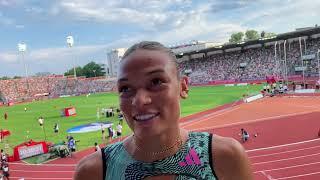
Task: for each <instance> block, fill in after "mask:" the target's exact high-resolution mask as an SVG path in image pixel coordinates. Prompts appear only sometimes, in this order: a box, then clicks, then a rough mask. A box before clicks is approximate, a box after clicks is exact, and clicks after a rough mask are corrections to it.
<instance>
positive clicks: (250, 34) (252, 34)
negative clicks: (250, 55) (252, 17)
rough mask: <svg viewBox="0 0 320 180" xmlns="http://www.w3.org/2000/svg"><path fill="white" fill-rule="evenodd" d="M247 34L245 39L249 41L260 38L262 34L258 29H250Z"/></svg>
mask: <svg viewBox="0 0 320 180" xmlns="http://www.w3.org/2000/svg"><path fill="white" fill-rule="evenodd" d="M245 35H246V38H245V40H247V41H248V40H255V39H259V38H260V35H259V33H258V31H256V30H250V29H248V30H247V31H246V33H245Z"/></svg>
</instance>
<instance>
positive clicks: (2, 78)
mask: <svg viewBox="0 0 320 180" xmlns="http://www.w3.org/2000/svg"><path fill="white" fill-rule="evenodd" d="M8 79H10V77H8V76H3V77H1V78H0V80H8Z"/></svg>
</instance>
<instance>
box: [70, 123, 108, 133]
mask: <svg viewBox="0 0 320 180" xmlns="http://www.w3.org/2000/svg"><path fill="white" fill-rule="evenodd" d="M110 126H112V123H111V122H95V123H90V124H84V125H80V126H75V127H72V128H70V129H68V130H67V133H86V132H93V131H99V130H102V129H108V128H109V127H110Z"/></svg>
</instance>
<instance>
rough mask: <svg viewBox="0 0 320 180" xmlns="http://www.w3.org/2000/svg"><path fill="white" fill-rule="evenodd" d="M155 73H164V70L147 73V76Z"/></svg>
mask: <svg viewBox="0 0 320 180" xmlns="http://www.w3.org/2000/svg"><path fill="white" fill-rule="evenodd" d="M155 73H164V70H163V69H156V70H152V71H150V72H147V75H151V74H155Z"/></svg>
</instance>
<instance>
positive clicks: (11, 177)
mask: <svg viewBox="0 0 320 180" xmlns="http://www.w3.org/2000/svg"><path fill="white" fill-rule="evenodd" d="M10 179H42V180H43V179H71V180H72V178H57V177H54V178H50V177H46V178H44V177H37V178H35V177H22V176H21V177H15V176H10Z"/></svg>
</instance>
